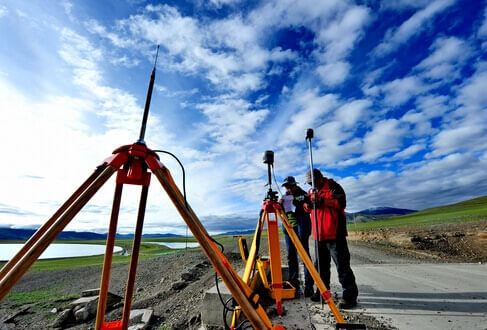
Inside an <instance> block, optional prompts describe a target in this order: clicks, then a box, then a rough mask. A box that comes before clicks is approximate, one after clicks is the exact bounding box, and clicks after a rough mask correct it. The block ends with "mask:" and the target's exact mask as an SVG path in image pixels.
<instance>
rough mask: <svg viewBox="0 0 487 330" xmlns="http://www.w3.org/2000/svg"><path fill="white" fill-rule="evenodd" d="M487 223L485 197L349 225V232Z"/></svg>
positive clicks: (486, 201)
mask: <svg viewBox="0 0 487 330" xmlns="http://www.w3.org/2000/svg"><path fill="white" fill-rule="evenodd" d="M482 220H485V221H487V196H483V197H479V198H475V199H471V200H468V201H464V202H460V203H456V204H451V205H446V206H440V207H434V208H430V209H426V210H423V211H419V212H415V213H411V214H408V215H402V216H396V217H391V218H387V219H382V220H376V221H370V222H365V223H357V224H350V225H349V226H348V229H349V230H350V231H367V230H373V229H380V228H391V227H401V226H427V225H437V224H446V223H458V222H468V221H482Z"/></svg>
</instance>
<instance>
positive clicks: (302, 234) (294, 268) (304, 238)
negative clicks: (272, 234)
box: [283, 226, 314, 288]
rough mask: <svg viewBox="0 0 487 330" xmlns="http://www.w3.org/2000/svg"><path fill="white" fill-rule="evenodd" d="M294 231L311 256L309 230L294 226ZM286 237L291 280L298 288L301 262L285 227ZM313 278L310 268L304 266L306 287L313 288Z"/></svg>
mask: <svg viewBox="0 0 487 330" xmlns="http://www.w3.org/2000/svg"><path fill="white" fill-rule="evenodd" d="M293 230H294V232H295V233H296V235H297V236H298V237H299V240H300V242H301V244H302V245H303V248H304V250H305V251H306V253H307V254H308V256H309V243H308V241H309V235H310V233H309V231H303V230H300V228H299V227H298V226H295V227H293ZM283 231H284V238H285V239H286V248H287V263H288V267H289V282H290V283H291V284H292V285H293V286H294V287H296V288H298V287H299V263H298V252H297V250H296V247H295V246H294V244H293V242H292V240H291V238H290V237H289V235H288V234H287V232H286V230H285V229H284V227H283ZM313 283H314V282H313V278H312V277H311V274H310V273H309V271H308V269H307V268H306V267H304V286H305V288H313Z"/></svg>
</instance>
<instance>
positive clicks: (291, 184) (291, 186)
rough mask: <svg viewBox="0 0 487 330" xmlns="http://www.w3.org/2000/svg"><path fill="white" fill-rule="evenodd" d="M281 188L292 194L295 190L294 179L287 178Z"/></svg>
mask: <svg viewBox="0 0 487 330" xmlns="http://www.w3.org/2000/svg"><path fill="white" fill-rule="evenodd" d="M282 186H283V187H284V188H286V191H287V192H289V193H292V192H294V190H296V186H297V183H296V179H294V177H293V176H288V177H286V178H285V179H284V182H283V183H282Z"/></svg>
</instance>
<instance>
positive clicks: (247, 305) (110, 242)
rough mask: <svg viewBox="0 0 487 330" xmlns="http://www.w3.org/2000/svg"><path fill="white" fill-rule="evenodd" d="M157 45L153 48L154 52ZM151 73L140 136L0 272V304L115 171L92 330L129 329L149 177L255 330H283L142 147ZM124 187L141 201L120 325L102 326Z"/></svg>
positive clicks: (165, 171) (151, 154) (104, 165)
mask: <svg viewBox="0 0 487 330" xmlns="http://www.w3.org/2000/svg"><path fill="white" fill-rule="evenodd" d="M158 50H159V46H158V47H157V51H158ZM156 63H157V54H156V61H155V63H154V68H153V70H152V74H151V77H150V82H149V89H148V92H147V98H146V102H145V108H144V115H143V119H142V126H141V130H140V136H139V139H138V140H137V142H136V143H134V144H131V145H124V146H122V147H120V148H117V149H116V150H115V151H114V152H113V154H112V156H110V157H108V158H107V159H105V161H104V162H103V163H102V164H101V165H100V166H98V167H97V168H96V170H95V171H94V173H93V174H92V175H91V176H90V177H89V178H88V179H87V180H86V181H85V182H84V183H83V184H82V185H81V186H80V187H79V188H78V189H77V190H76V191H75V192H74V193H73V194H72V195H71V197H69V198H68V200H67V201H66V202H65V203H64V204H63V205H61V207H60V208H59V209H58V210H57V211H56V212H55V213H54V214H53V215H52V217H51V218H50V219H49V220H48V221H47V222H46V223H45V224H44V225H42V226H41V227H40V228H39V229H38V230H37V231H36V232H35V233H34V235H32V237H31V238H30V239H29V240H28V241H27V242H26V243H25V244H24V245H23V247H22V248H21V249H20V251H19V252H18V253H17V254H16V255H15V256H14V257H13V258H12V259H11V260H10V261H9V262H8V263H7V264H5V265H4V267H3V268H2V269H1V271H0V300H1V299H3V297H5V295H6V294H7V293H8V292H9V291H10V290H11V289H12V287H13V286H14V285H15V284H16V283H17V282H18V281H19V280H20V278H21V277H22V276H23V275H24V274H25V273H26V272H27V270H28V269H29V268H30V266H32V264H33V263H34V262H35V261H36V260H37V259H38V258H39V256H40V255H41V254H42V253H43V252H44V251H45V249H46V248H47V247H48V246H49V245H50V244H51V243H52V242H53V241H54V239H55V238H56V237H57V236H58V235H59V234H60V233H61V231H62V230H63V229H64V228H65V227H66V226H67V225H68V224H69V223H70V221H71V220H72V219H73V218H74V217H75V216H76V214H78V213H79V211H80V210H81V209H82V208H83V207H84V206H85V205H86V204H87V203H88V201H89V200H90V199H91V198H92V197H93V196H94V195H95V194H96V192H97V191H98V190H99V189H100V188H101V187H102V186H103V185H104V184H105V183H106V182H107V181H108V179H109V178H110V177H111V176H112V175H113V174H114V173H115V172H117V177H116V186H115V194H114V198H113V204H112V211H111V217H110V223H109V228H108V235H107V242H106V251H105V259H104V262H103V270H102V276H101V281H100V292H99V299H98V309H97V315H96V324H95V329H96V330H99V329H122V330H126V329H127V328H128V325H129V317H130V308H131V304H132V296H133V291H134V284H135V277H136V271H137V262H138V256H139V249H140V243H141V239H142V228H143V224H144V216H145V208H146V202H147V195H148V190H149V184H150V179H151V173H152V174H154V176H155V177H156V178H157V179H158V180H159V182H160V183H161V185H162V187H163V188H164V190H165V191H166V193H167V195H168V196H169V198H170V199H171V201H172V203H173V204H174V206H175V207H176V209H177V210H178V212H179V214H180V215H181V217H182V218H183V220H184V221H185V222H186V224H187V225H188V227H189V229H190V230H191V232H192V233H193V235H194V237H195V238H196V240H197V241H198V243H199V245H200V246H201V248H202V250H203V252H204V253H205V254H206V256H207V257H208V259H209V260H210V262H211V263H212V265H213V267H214V269H215V271H216V272H217V274H218V275H219V276H220V277H221V278H222V280H223V282H224V283H225V285H226V286H227V288H228V289H229V290H230V292H231V294H232V296H233V297H234V299H235V300H236V301H237V303H238V304H239V306H241V309H242V311H243V313H244V314H245V315H246V317H247V318H248V320H249V321H250V323H251V324H252V326H253V327H254V328H255V329H283V327H281V326H279V325H274V326H273V325H272V324H271V322H270V320H269V318H268V316H267V314H266V313H265V311H264V309H263V308H262V306H261V305H259V304H258V303H257V302H255V301H254V299H253V297H252V290H251V289H250V288H249V287H248V285H247V284H246V283H245V282H244V281H242V279H241V278H240V277H239V276H238V274H237V272H236V271H235V270H234V269H233V267H232V266H231V265H230V262H229V261H228V260H227V258H226V257H225V256H224V255H223V253H222V252H220V250H219V249H218V247H217V245H216V244H215V242H214V240H213V239H212V238H211V237H210V235H209V234H208V233H207V231H206V230H205V228H204V227H203V225H202V224H201V222H200V221H199V219H198V217H197V216H196V214H195V213H194V212H193V210H192V209H191V207H190V206H189V205H188V203H187V202H186V198H185V196H183V195H182V194H181V192H180V190H179V189H178V187H177V186H176V184H175V182H174V180H173V179H172V176H171V174H170V172H169V170H168V169H167V168H166V167H165V166H164V165H163V164H162V163H161V162H160V161H159V157H158V155H157V154H156V153H155V152H154V151H153V150H151V149H149V148H147V146H146V144H145V142H144V135H145V129H146V124H147V118H148V113H149V107H150V101H151V97H152V89H153V86H154V79H155V69H156ZM149 170H150V172H149ZM125 184H131V185H139V186H141V187H142V189H141V196H140V202H139V208H138V214H137V221H136V226H135V233H134V239H133V244H132V253H131V257H130V265H129V272H128V278H127V284H126V289H125V297H124V305H123V314H122V320H120V321H112V322H105V311H106V303H107V294H108V287H109V280H110V271H111V264H112V257H113V248H114V244H115V237H116V229H117V222H118V214H119V210H120V204H121V197H122V190H123V186H124V185H125Z"/></svg>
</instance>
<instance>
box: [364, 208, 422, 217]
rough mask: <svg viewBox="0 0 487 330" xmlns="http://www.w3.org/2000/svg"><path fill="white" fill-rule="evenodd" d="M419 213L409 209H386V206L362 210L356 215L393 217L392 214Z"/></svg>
mask: <svg viewBox="0 0 487 330" xmlns="http://www.w3.org/2000/svg"><path fill="white" fill-rule="evenodd" d="M413 212H417V210H409V209H398V208H395V207H386V206H380V207H373V208H370V209H366V210H362V211H359V212H356V213H355V214H365V215H382V214H384V215H386V214H387V215H391V214H400V215H404V214H409V213H413Z"/></svg>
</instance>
